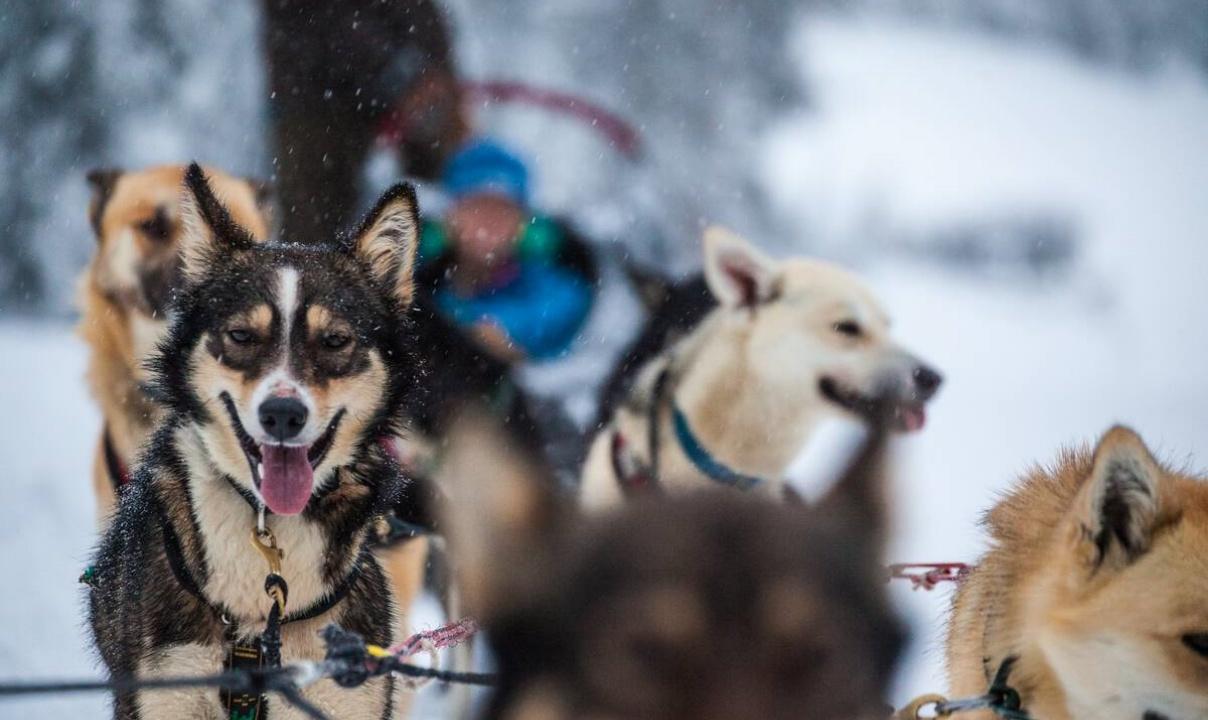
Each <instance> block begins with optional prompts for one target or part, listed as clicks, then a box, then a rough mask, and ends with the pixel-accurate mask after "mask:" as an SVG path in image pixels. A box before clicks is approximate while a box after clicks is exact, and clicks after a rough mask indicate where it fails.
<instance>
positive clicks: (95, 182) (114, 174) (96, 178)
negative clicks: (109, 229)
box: [84, 168, 126, 240]
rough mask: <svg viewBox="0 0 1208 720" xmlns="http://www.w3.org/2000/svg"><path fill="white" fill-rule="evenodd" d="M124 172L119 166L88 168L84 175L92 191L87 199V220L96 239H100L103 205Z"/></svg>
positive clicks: (104, 205)
mask: <svg viewBox="0 0 1208 720" xmlns="http://www.w3.org/2000/svg"><path fill="white" fill-rule="evenodd" d="M125 174H126V171H125V170H121V169H119V168H97V169H95V170H89V171H88V174H87V175H85V176H84V179H85V180H87V181H88V188H89V189H90V190H91V191H92V198H91V199H90V200H89V201H88V222H89V223H91V224H92V230H93V232H94V233H96V239H97V240H100V239H101V230H102V228H101V220H102V219H104V217H105V207H106V206H107V205H109V198H111V197H113V189H114V188H115V187H117V181H118V180H120V179H121V178H122V175H125Z"/></svg>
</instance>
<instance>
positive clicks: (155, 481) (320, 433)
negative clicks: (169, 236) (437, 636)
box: [90, 165, 418, 720]
mask: <svg viewBox="0 0 1208 720" xmlns="http://www.w3.org/2000/svg"><path fill="white" fill-rule="evenodd" d="M186 184H187V187H188V192H187V193H186V194H185V197H184V200H183V201H182V216H183V218H184V221H185V222H184V224H185V231H184V234H183V236H182V239H181V248H180V257H181V275H180V277H181V280H180V288H179V292H178V293H177V296H176V301H175V302H174V304H173V311H172V324H171V326H170V329H169V333H168V336H167V338H166V339H165V340H164V341H163V342H162V343H161V345H160V349H159V351H158V354H157V355H156V359H155V361H154V363H153V367H154V380H155V382H156V387H157V393H158V395H159V396H160V397H162V399H163V400H164V401H165V403H166V404H167V409H168V418H167V419H166V420H165V421H164V424H163V427H162V428H161V429H160V430H159V431H157V433H156V434H155V436H154V438H153V439H152V441H151V444H150V445H149V447H148V450H147V452H146V454H145V455H144V459H143V463H142V464H141V465H140V467H139V469H138V471H137V473H136V477H135V480H134V483H133V484H132V486H131V487H130V488H129V489H128V490H127V491H125V492H123V493H122V497H121V498H120V502H119V505H118V510H117V514H116V516H115V518H114V520H113V522H112V524H111V525H110V527H109V530H108V532H107V533H106V535H105V537H104V539H103V541H102V543H101V546H100V548H99V550H98V552H97V554H96V558H95V561H94V568H95V576H94V587H93V589H92V592H91V595H90V617H91V625H92V629H93V634H94V637H95V639H96V644H97V647H98V649H99V651H100V655H101V658H102V659H103V660H104V663H105V665H106V666H107V668H108V670H109V673H110V674H111V675H112V676H115V677H128V676H133V677H150V676H157V675H182V674H196V673H207V674H208V673H215V672H218V671H219V670H220V669H221V667H222V658H223V656H224V652H225V648H226V638H225V637H224V633H225V632H228V630H227V628H228V626H227V625H226V621H227V620H229V621H231V622H232V623H233V625H232V626H230V627H233V628H235V630H234V631H233V632H236V633H238V636H239V637H240V638H242V639H245V640H246V639H248V638H254V637H256V636H258V635H259V634H260V633H261V632H262V631H263V630H264V627H265V620H266V617H267V614H268V611H269V608H270V606H271V600H270V599H269V598H268V596H267V595H266V594H265V589H264V587H265V586H264V583H265V575H266V574H267V571H268V567H267V564H266V562H265V559H264V558H263V557H262V555H261V554H260V552H259V551H258V550H257V549H256V548H255V547H253V545H252V542H251V540H250V536H251V533H252V529H253V528H254V527H255V525H256V515H257V513H256V511H255V509H254V507H255V506H262V505H263V504H269V505H273V504H274V503H276V507H277V508H278V510H279V511H278V512H277V514H269V515H268V516H267V518H266V520H265V522H266V524H267V527H268V529H269V530H270V531H271V532H272V533H273V534H274V535H275V537H276V539H277V541H278V543H279V544H280V546H281V547H282V549H283V550H284V558H283V567H282V572H281V575H282V576H283V577H284V578H285V580H286V581H287V582H288V583H289V599H288V607H287V611H294V612H296V611H301V610H303V609H305V608H308V607H310V606H313V605H315V604H316V602H317V601H318V600H319V599H320V598H322V597H324V596H326V595H328V594H330V593H332V592H333V591H334V590H335V589H336V588H337V587H338V586H339V585H341V583H343V582H345V581H346V580H347V579H348V578H354V579H352V581H351V585H350V586H349V587H350V589H349V592H348V594H347V596H346V597H344V598H343V600H342V601H340V602H339V603H338V604H336V605H335V606H334V607H332V608H331V609H330V610H328V611H327V612H325V613H323V614H322V615H320V616H318V617H316V618H313V619H310V620H303V621H298V622H296V623H290V624H287V625H285V626H284V627H283V632H282V640H283V649H282V658H283V661H284V662H286V663H288V662H291V661H294V660H300V659H309V660H317V659H320V658H321V657H322V655H323V648H322V647H321V644H320V642H319V639H318V636H317V631H318V630H319V629H320V628H321V627H322V626H323V625H326V624H327V623H331V622H336V623H339V624H341V625H342V626H343V627H345V628H346V629H349V630H353V631H355V632H358V633H360V634H361V635H362V636H363V637H365V638H366V640H367V641H369V642H372V643H376V644H379V645H383V646H386V645H389V644H390V643H391V642H392V641H394V640H397V639H398V637H399V633H400V619H399V617H398V614H397V612H396V608H395V605H394V600H393V598H392V597H391V592H390V586H389V584H388V582H387V580H386V577H385V575H384V574H383V572H382V570H381V567H380V566H379V565H378V563H377V561H376V559H374V558H373V556H372V555H369V554H365V553H364V550H363V549H364V546H365V543H366V542H368V540H369V534H370V528H371V525H373V524H374V523H375V522H376V521H377V520H378V519H379V518H380V517H381V516H382V514H383V513H385V512H387V511H388V510H389V509H390V508H392V507H393V506H394V504H395V503H396V502H397V501H398V498H399V495H400V493H401V491H402V487H401V486H402V480H401V477H402V476H401V473H400V472H399V468H398V466H397V465H396V464H395V462H394V460H393V459H392V457H391V455H390V454H389V453H388V452H386V451H385V450H384V449H383V448H382V443H381V440H382V439H383V438H389V437H393V436H395V435H397V434H399V433H400V432H401V431H402V430H403V427H402V425H401V423H402V419H403V416H404V412H403V408H404V405H405V399H406V397H407V395H408V394H409V393H410V392H411V390H412V384H413V382H414V380H413V373H412V372H411V370H412V365H413V363H412V350H413V345H412V339H411V338H412V335H411V333H410V328H409V321H408V314H407V308H408V306H409V303H410V300H411V297H412V287H411V284H410V280H409V279H410V277H411V274H412V270H413V265H414V257H415V251H416V240H417V230H418V214H417V209H416V205H415V198H414V194H413V192H412V191H411V189H410V187H408V186H404V185H400V186H396V187H395V188H393V189H391V190H390V191H388V192H387V193H386V194H385V195H384V196H383V198H382V199H381V200H380V201H379V202H378V204H377V206H376V207H375V208H374V209H373V211H371V213H370V214H369V216H368V218H367V219H366V221H365V222H364V223H363V224H362V225H361V227H360V228H359V229H358V230H357V231H356V232H354V233H353V234H352V235H350V236H349V237H348V238H343V239H339V240H337V241H335V242H331V241H329V242H326V243H319V242H310V243H305V244H303V243H291V244H283V243H278V242H267V243H258V242H255V241H254V240H253V237H252V235H251V233H250V232H249V231H248V230H247V229H245V228H243V227H241V226H240V225H239V224H238V223H237V222H236V221H235V220H234V219H233V217H232V215H231V213H229V212H228V210H227V209H226V208H225V206H224V205H223V204H222V203H221V202H220V201H219V200H218V199H217V198H216V197H215V195H214V193H213V191H212V190H211V188H210V186H209V184H208V182H207V180H206V177H205V174H204V172H203V171H202V170H201V169H200V168H199V167H197V166H196V165H194V166H191V167H190V168H189V170H188V171H187V172H186ZM270 400H272V401H283V402H287V404H289V406H290V407H291V408H295V407H297V406H299V405H300V406H302V407H304V408H305V409H306V410H307V412H306V413H305V414H303V415H299V416H294V417H293V419H296V420H298V422H297V423H294V422H293V421H292V420H291V421H290V422H289V423H285V422H284V416H282V418H281V419H278V418H277V417H275V416H274V415H272V413H271V412H270V411H269V410H268V409H267V408H269V407H270V406H269V404H268V401H270ZM286 425H288V426H289V428H290V431H291V432H294V433H295V434H296V436H295V437H293V439H292V440H290V439H289V438H281V436H280V435H274V434H273V433H282V432H284V429H283V428H284V427H285V426H286ZM273 438H279V439H280V443H281V444H277V443H278V441H277V440H274V439H273ZM287 440H289V443H292V444H289V443H287V442H286V441H287ZM290 448H293V450H290ZM270 451H271V453H270ZM294 451H296V452H300V453H302V455H301V457H302V459H303V462H309V463H310V464H311V465H312V466H313V467H314V471H313V479H311V480H310V485H309V490H308V491H305V492H309V494H307V495H299V493H298V492H296V491H295V492H293V495H292V496H291V497H292V498H293V499H294V500H296V499H298V498H301V499H302V501H303V503H304V504H303V505H301V506H300V507H299V508H295V507H293V506H292V505H291V506H288V509H281V508H282V507H286V506H285V505H283V503H284V502H285V501H282V500H281V499H280V495H278V494H274V493H280V492H281V490H280V487H281V486H280V484H279V483H278V482H277V481H274V483H273V484H270V483H269V479H270V478H272V477H279V476H280V475H279V474H278V475H273V473H275V472H278V471H277V470H274V469H272V468H266V465H268V464H269V463H270V462H271V461H272V458H273V457H274V455H273V453H288V452H294ZM266 473H268V474H266ZM291 477H305V476H304V475H298V474H297V473H295V474H294V476H291ZM291 487H295V488H296V487H303V488H305V487H308V486H307V485H296V484H295V485H294V486H291ZM274 488H276V489H274ZM274 497H276V498H277V499H276V500H274V499H273V498H274ZM291 502H292V501H291ZM172 536H175V537H176V538H177V542H178V545H179V548H180V557H181V558H182V560H183V563H184V565H185V567H186V568H187V569H188V574H189V575H191V576H192V578H193V579H194V580H195V582H196V584H197V586H198V587H199V588H200V591H201V593H202V594H203V595H204V598H205V601H202V600H201V599H199V598H198V597H197V596H195V595H194V594H192V593H191V592H188V591H187V588H186V587H185V586H184V584H183V583H182V582H181V580H180V578H179V577H178V576H177V574H176V573H174V571H173V569H172V567H171V565H170V561H169V552H168V551H167V550H166V547H167V545H166V543H168V542H170V540H171V538H172ZM358 558H359V560H358ZM358 563H359V567H360V572H359V574H355V575H354V574H353V568H354V567H356V566H358ZM219 607H220V608H222V613H221V614H220V613H219V612H217V610H216V608H219ZM305 694H306V697H307V699H308V700H310V701H311V702H312V703H314V704H315V705H317V706H319V707H320V708H323V709H324V710H326V711H327V712H329V713H333V714H338V715H339V717H341V718H353V719H354V720H356V719H358V718H366V719H367V718H387V717H392V716H393V714H394V713H396V712H400V711H401V702H402V701H401V698H400V697H399V695H400V693H399V689H398V688H397V687H396V683H395V682H394V680H393V679H392V678H388V677H384V678H376V679H374V680H371V681H369V682H367V683H365V684H364V685H362V686H360V687H359V688H357V689H354V690H346V689H341V688H338V687H337V686H336V685H335V684H334V683H333V682H332V681H330V680H324V681H320V682H319V683H317V684H315V685H313V686H311V687H309V688H307V690H306V691H305ZM267 702H268V703H269V706H270V709H271V712H272V716H273V717H274V718H295V717H300V714H299V713H297V712H296V711H294V710H292V709H290V708H288V707H286V706H285V705H284V704H283V703H282V702H281V701H280V700H279V699H277V698H274V697H269V698H268V700H267ZM182 716H187V717H195V718H219V717H225V714H224V713H222V710H221V706H220V702H219V694H218V692H217V691H215V690H203V689H193V690H180V691H173V692H168V693H158V694H157V693H125V694H119V695H117V696H116V698H115V717H117V718H122V719H123V720H126V719H131V718H168V717H182Z"/></svg>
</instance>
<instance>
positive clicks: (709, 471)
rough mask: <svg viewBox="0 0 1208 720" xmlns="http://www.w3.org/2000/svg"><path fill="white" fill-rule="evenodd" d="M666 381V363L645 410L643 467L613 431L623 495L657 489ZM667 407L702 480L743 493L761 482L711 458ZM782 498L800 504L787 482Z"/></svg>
mask: <svg viewBox="0 0 1208 720" xmlns="http://www.w3.org/2000/svg"><path fill="white" fill-rule="evenodd" d="M670 378H671V368H670V365H669V364H668V366H667V367H664V368H663V370H662V371H661V372H660V373H659V375H658V378H657V379H656V380H655V382H654V392H653V394H652V397H651V399H650V405H649V408H648V409H647V413H646V432H647V443H648V450H649V455H648V457H649V463H648V464H646V465H643V464H642V463H640V462H638V461H637V460H636V459H635V458H634V457H633V455H632V454H630V453H628V452H627V449H628V446H629V443H628V441H626V439H625V436H623V435H622V434H621V433H620V431H617V430H613V433H612V470H613V474H614V475H615V476H616V478H617V483H618V484H619V485H620V486H621V489H622V491H623V492H624V494H625V495H626V496H631V495H636V494H639V493H645V492H652V491H657V490H659V448H660V444H661V443H660V439H659V434H660V430H659V428H660V423H659V410H660V408H661V407H662V404H663V399H664V397H665V396H666V395H667V387H668V385H669V384H670ZM668 404H669V405H670V406H671V424H672V428H673V430H674V431H675V438H676V440H677V441H678V442H679V445H680V449H682V450H683V451H684V455H686V456H687V457H688V460H689V461H690V462H691V463H692V465H693V466H694V467H695V468H696V469H697V470H699V471H700V472H701V473H702V474H704V475H705V477H708V478H709V479H711V480H713V481H715V482H718V483H721V484H722V485H726V486H728V487H732V488H736V489H738V490H744V491H746V490H751V489H752V488H754V487H756V486H758V485H761V484H763V483H764V482H765V481H764V478H761V477H758V476H756V475H747V474H746V473H742V472H739V471H737V470H734V469H733V468H731V467H729V466H727V465H726V464H725V463H723V462H721V461H720V460H718V459H717V458H716V457H714V456H713V455H712V454H711V453H710V452H709V451H708V450H707V449H706V448H705V446H704V444H703V443H701V441H700V439H699V438H697V437H696V434H695V433H693V432H692V427H691V425H690V424H689V423H688V418H687V416H685V415H684V413H683V412H682V411H681V410H680V409H679V407H678V406H677V405H676V403H675V399H674V398H670V399H668ZM785 499H786V500H787V501H788V502H790V503H794V504H802V503H803V499H802V497H801V496H800V495H799V494H798V493H797V492H796V491H795V490H793V489H792V488H791V487H789V485H788V484H787V483H786V484H785Z"/></svg>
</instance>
